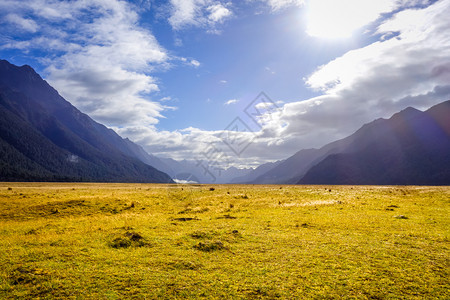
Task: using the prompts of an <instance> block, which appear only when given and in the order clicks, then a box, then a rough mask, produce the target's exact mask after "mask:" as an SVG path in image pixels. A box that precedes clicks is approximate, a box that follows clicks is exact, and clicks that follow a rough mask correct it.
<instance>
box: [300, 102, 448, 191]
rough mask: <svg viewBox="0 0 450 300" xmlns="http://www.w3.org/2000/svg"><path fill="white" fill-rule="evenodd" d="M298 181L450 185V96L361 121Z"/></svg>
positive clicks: (305, 182)
mask: <svg viewBox="0 0 450 300" xmlns="http://www.w3.org/2000/svg"><path fill="white" fill-rule="evenodd" d="M298 183H300V184H312V183H313V184H383V185H384V184H400V185H448V184H450V101H446V102H444V103H441V104H438V105H436V106H433V107H432V108H430V109H429V110H427V111H426V112H421V111H419V110H416V109H414V108H407V109H405V110H403V111H401V112H399V113H397V114H395V115H394V116H392V117H391V118H390V119H388V120H384V119H380V120H377V121H375V122H373V123H370V124H367V125H365V126H363V127H362V128H361V129H360V130H358V131H357V132H356V133H355V134H354V135H353V136H352V142H351V143H350V144H349V145H348V147H346V148H345V149H342V150H341V151H340V152H337V153H334V154H330V155H328V156H327V157H326V158H325V159H323V160H322V161H321V162H319V163H318V164H316V165H315V166H313V167H312V168H311V169H310V170H309V171H308V172H307V173H306V174H305V175H304V176H303V177H302V178H301V179H300V180H299V181H298Z"/></svg>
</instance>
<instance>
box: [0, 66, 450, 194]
mask: <svg viewBox="0 0 450 300" xmlns="http://www.w3.org/2000/svg"><path fill="white" fill-rule="evenodd" d="M0 116H1V117H0V181H87V182H158V183H172V182H174V181H173V180H175V181H176V182H184V183H186V182H198V183H251V184H379V185H388V184H399V185H403V184H405V185H409V184H412V185H448V184H450V117H449V116H450V100H449V101H446V102H443V103H440V104H438V105H435V106H433V107H431V108H430V109H428V110H426V111H419V110H417V109H414V108H412V107H408V108H406V109H404V110H402V111H400V112H398V113H396V114H394V115H393V116H392V117H391V118H389V119H378V120H375V121H373V122H371V123H368V124H365V125H364V126H362V127H361V128H360V129H359V130H357V131H356V132H355V133H353V134H352V135H350V136H348V137H346V138H344V139H341V140H338V141H335V142H332V143H329V144H327V145H325V146H323V147H321V148H319V149H302V150H300V151H298V152H297V153H295V154H294V155H293V156H291V157H289V158H287V159H285V160H281V161H277V162H272V163H267V164H263V165H261V166H259V167H257V168H256V169H251V168H248V169H237V168H234V167H232V168H228V169H221V170H219V174H220V176H218V177H217V178H210V177H209V176H208V175H207V174H205V172H204V170H203V169H202V168H200V167H199V166H198V163H197V162H195V161H190V160H182V161H176V160H173V159H171V158H161V157H157V156H154V155H152V154H149V153H147V152H146V151H145V150H144V149H143V148H142V147H141V146H139V145H137V144H135V143H133V142H132V141H130V140H129V139H123V138H122V137H120V136H119V135H118V134H117V133H116V132H114V131H113V130H111V129H108V128H107V127H105V126H104V125H102V124H100V123H97V122H95V121H94V120H92V119H91V118H90V117H89V116H87V115H86V114H84V113H82V112H80V111H79V110H78V109H77V108H75V107H74V106H73V105H72V104H70V103H69V102H67V101H66V100H65V99H64V98H63V97H61V96H60V95H59V94H58V92H57V91H56V90H55V89H53V88H52V87H51V86H50V85H49V84H48V83H47V82H46V81H45V80H43V79H42V78H41V77H40V76H39V75H38V74H37V73H36V72H35V71H34V70H33V69H32V68H31V67H30V66H27V65H25V66H22V67H18V66H15V65H12V64H10V63H9V62H7V61H6V60H0ZM172 179H173V180H172Z"/></svg>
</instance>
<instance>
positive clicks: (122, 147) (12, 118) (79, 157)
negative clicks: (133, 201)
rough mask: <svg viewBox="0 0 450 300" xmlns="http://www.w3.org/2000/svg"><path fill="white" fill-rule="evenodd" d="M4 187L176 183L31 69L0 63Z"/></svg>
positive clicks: (0, 153)
mask: <svg viewBox="0 0 450 300" xmlns="http://www.w3.org/2000/svg"><path fill="white" fill-rule="evenodd" d="M0 116H1V117H0V181H101V182H163V183H167V182H172V180H171V178H170V177H169V176H168V175H167V174H165V173H163V172H161V171H158V170H157V169H155V168H154V167H151V166H149V165H148V164H146V163H144V161H145V159H146V158H147V156H148V157H149V159H150V158H151V157H152V156H150V155H149V154H147V153H145V151H144V150H143V149H142V148H141V147H139V146H137V145H136V144H134V143H132V142H131V141H129V140H124V139H122V138H121V137H120V136H119V135H117V134H116V133H115V132H114V131H113V130H111V129H108V128H106V127H105V126H103V125H101V124H99V123H97V122H95V121H94V120H92V119H91V118H90V117H89V116H87V115H85V114H83V113H81V112H80V111H79V110H77V109H76V108H75V107H74V106H72V105H71V104H70V103H69V102H67V101H66V100H65V99H64V98H62V97H61V96H60V95H59V94H58V92H57V91H56V90H55V89H53V88H52V87H51V86H50V85H49V84H48V83H47V82H46V81H45V80H43V79H42V78H41V77H40V76H39V75H38V74H37V73H36V72H35V71H34V70H33V69H32V68H31V67H29V66H22V67H17V66H15V65H12V64H10V63H9V62H7V61H6V60H0Z"/></svg>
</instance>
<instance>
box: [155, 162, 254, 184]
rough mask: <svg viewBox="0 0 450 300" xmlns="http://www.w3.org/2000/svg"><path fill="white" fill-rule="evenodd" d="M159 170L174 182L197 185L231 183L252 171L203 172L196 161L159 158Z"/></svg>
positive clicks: (210, 170)
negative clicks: (194, 183) (187, 182)
mask: <svg viewBox="0 0 450 300" xmlns="http://www.w3.org/2000/svg"><path fill="white" fill-rule="evenodd" d="M159 161H160V162H161V164H160V165H159V166H160V168H159V169H160V170H162V171H164V172H166V173H167V174H169V175H170V176H171V177H172V178H174V180H175V181H179V182H184V181H191V182H197V183H231V182H232V180H233V179H234V178H236V177H242V176H244V175H247V174H249V173H250V172H251V171H253V169H251V168H248V169H238V168H235V167H230V168H227V169H223V168H218V167H211V166H209V167H208V168H209V169H208V170H205V168H204V167H202V166H201V164H199V162H197V161H192V160H182V161H177V160H174V159H171V158H159Z"/></svg>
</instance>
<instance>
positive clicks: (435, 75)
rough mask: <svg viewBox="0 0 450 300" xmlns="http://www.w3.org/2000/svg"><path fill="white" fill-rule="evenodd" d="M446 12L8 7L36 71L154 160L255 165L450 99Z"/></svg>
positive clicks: (13, 42)
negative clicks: (399, 112)
mask: <svg viewBox="0 0 450 300" xmlns="http://www.w3.org/2000/svg"><path fill="white" fill-rule="evenodd" d="M449 16H450V0H440V1H432V0H377V1H373V0H309V1H308V0H240V1H237V0H168V1H160V0H132V1H131V0H130V1H120V0H72V1H58V0H1V1H0V27H1V28H2V30H1V31H0V58H1V59H6V60H8V61H10V62H11V63H13V64H16V65H24V64H28V65H30V66H32V67H33V68H34V69H35V70H36V71H37V72H38V73H39V74H41V76H42V77H43V78H44V79H45V80H47V81H48V82H49V83H50V84H51V85H52V86H53V87H54V88H56V89H57V90H58V91H59V93H60V94H61V95H62V96H63V97H64V98H65V99H66V100H68V101H70V102H71V103H72V104H73V105H74V106H76V107H77V108H78V109H80V110H81V111H82V112H84V113H86V114H88V115H89V116H91V117H92V118H93V119H94V120H96V121H98V122H100V123H103V124H105V125H106V126H108V127H110V128H112V129H114V130H115V131H116V132H117V133H119V134H120V135H121V136H122V137H128V138H130V139H131V140H133V141H135V142H137V143H138V144H140V145H142V146H143V147H144V148H145V149H146V150H147V151H148V152H149V153H151V154H154V155H158V156H161V157H170V158H174V159H177V160H182V159H187V160H197V161H198V162H199V164H201V165H202V166H203V165H207V166H221V167H224V168H227V167H230V166H235V167H249V166H257V165H259V164H261V163H265V162H270V161H276V160H279V159H285V158H287V157H289V156H291V155H293V154H294V153H295V152H297V151H299V150H301V149H306V148H313V147H321V146H323V145H325V144H327V143H329V142H332V141H334V140H336V139H339V138H343V137H346V136H348V135H350V134H352V133H353V132H354V131H356V130H357V129H358V128H360V127H361V126H362V125H363V124H365V123H369V122H371V121H373V120H375V119H378V118H389V117H390V116H391V115H392V114H394V113H395V112H398V111H400V110H402V109H404V108H406V107H408V106H413V107H415V108H418V109H422V110H424V109H427V108H429V107H431V106H433V105H435V104H437V103H440V102H443V101H445V100H448V99H450V17H449Z"/></svg>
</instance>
